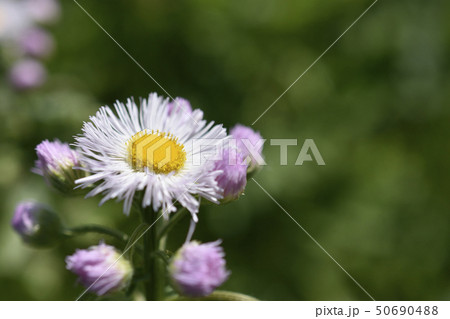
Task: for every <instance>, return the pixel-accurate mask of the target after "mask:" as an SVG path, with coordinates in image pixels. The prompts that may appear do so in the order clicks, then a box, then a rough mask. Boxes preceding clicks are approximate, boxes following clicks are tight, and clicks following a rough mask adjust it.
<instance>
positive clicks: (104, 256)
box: [66, 243, 133, 296]
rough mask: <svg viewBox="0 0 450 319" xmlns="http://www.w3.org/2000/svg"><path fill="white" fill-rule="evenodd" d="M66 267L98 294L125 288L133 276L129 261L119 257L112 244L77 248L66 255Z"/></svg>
mask: <svg viewBox="0 0 450 319" xmlns="http://www.w3.org/2000/svg"><path fill="white" fill-rule="evenodd" d="M116 261H117V262H116ZM66 268H67V269H68V270H70V271H72V272H73V273H75V274H76V275H77V276H78V279H79V281H80V282H81V284H82V285H84V286H85V287H87V288H89V290H91V291H92V292H94V293H96V294H97V295H99V296H102V295H105V294H107V293H112V292H116V291H118V290H120V289H123V288H125V287H126V286H127V285H128V283H129V282H130V280H131V277H132V276H133V267H132V266H131V263H130V262H129V261H128V260H126V259H125V258H121V255H120V253H119V252H118V251H117V250H116V249H115V248H114V247H113V246H109V245H106V244H104V243H100V244H98V245H97V246H91V247H89V248H88V249H77V250H76V252H75V253H74V254H73V255H71V256H67V257H66Z"/></svg>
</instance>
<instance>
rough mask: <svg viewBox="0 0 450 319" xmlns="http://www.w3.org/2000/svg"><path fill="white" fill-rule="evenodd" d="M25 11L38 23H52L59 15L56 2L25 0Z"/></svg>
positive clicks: (59, 11)
mask: <svg viewBox="0 0 450 319" xmlns="http://www.w3.org/2000/svg"><path fill="white" fill-rule="evenodd" d="M25 10H26V12H27V13H28V15H29V16H30V17H31V18H32V19H33V20H34V21H36V22H38V23H52V22H54V21H55V20H57V19H58V18H59V16H60V13H61V8H60V5H59V3H58V2H57V1H56V0H25Z"/></svg>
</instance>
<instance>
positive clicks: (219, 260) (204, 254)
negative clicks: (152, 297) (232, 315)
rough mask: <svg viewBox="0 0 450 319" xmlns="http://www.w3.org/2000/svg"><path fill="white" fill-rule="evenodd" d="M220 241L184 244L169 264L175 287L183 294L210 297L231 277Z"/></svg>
mask: <svg viewBox="0 0 450 319" xmlns="http://www.w3.org/2000/svg"><path fill="white" fill-rule="evenodd" d="M219 245H220V241H215V242H211V243H205V244H200V243H198V242H196V241H193V242H190V243H187V244H184V245H183V247H181V248H180V249H179V250H178V252H177V253H176V255H175V257H174V258H173V259H172V261H171V264H170V274H171V277H172V281H173V283H174V285H175V287H176V288H177V289H178V290H179V291H180V293H182V294H183V295H187V296H192V297H201V296H207V295H209V294H211V293H212V292H213V291H214V289H216V288H217V287H219V286H220V285H221V284H222V283H223V282H224V281H225V280H227V278H228V276H229V274H230V273H229V272H228V271H227V270H226V268H225V259H224V256H225V254H224V252H223V249H222V247H220V246H219Z"/></svg>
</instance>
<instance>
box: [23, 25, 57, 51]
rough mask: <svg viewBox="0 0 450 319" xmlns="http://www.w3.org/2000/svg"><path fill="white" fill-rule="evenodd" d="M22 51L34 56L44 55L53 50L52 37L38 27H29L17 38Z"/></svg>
mask: <svg viewBox="0 0 450 319" xmlns="http://www.w3.org/2000/svg"><path fill="white" fill-rule="evenodd" d="M19 45H20V48H21V49H22V51H23V53H25V54H26V55H30V56H34V57H46V56H48V55H49V54H50V53H51V52H52V50H53V46H54V43H53V39H52V37H51V36H50V34H48V33H47V32H46V31H44V30H42V29H40V28H33V29H29V30H27V31H25V32H24V34H23V35H22V36H21V38H20V39H19Z"/></svg>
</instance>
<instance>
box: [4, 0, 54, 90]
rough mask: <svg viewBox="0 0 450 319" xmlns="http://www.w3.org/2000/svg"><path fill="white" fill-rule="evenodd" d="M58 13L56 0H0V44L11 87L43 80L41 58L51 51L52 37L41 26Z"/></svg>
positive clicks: (35, 84) (22, 87) (25, 86)
mask: <svg viewBox="0 0 450 319" xmlns="http://www.w3.org/2000/svg"><path fill="white" fill-rule="evenodd" d="M59 15H60V5H59V3H58V2H57V0H19V1H11V0H0V16H1V20H2V21H1V24H2V26H1V28H0V44H3V45H0V47H2V48H3V49H4V50H5V52H4V55H5V56H6V57H7V59H6V60H7V61H6V62H7V64H8V65H9V64H10V65H9V67H10V69H9V80H10V83H11V84H12V85H13V86H14V88H16V89H18V90H28V89H32V88H36V87H39V86H41V85H42V84H44V83H45V80H46V77H47V72H46V69H45V67H44V65H43V64H42V62H41V60H43V59H45V58H47V57H49V55H50V54H51V53H52V51H53V49H54V40H53V37H52V36H51V34H50V33H49V32H48V31H46V30H45V29H44V28H43V26H44V25H48V24H51V23H53V22H55V21H56V20H57V19H58V17H59Z"/></svg>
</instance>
